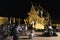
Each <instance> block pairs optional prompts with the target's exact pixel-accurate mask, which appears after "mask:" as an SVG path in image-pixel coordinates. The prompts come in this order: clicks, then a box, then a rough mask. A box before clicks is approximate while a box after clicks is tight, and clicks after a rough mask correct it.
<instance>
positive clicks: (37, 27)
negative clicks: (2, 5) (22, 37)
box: [34, 23, 44, 29]
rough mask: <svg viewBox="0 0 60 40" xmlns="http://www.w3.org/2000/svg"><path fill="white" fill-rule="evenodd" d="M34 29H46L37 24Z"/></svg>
mask: <svg viewBox="0 0 60 40" xmlns="http://www.w3.org/2000/svg"><path fill="white" fill-rule="evenodd" d="M34 28H36V29H44V25H42V24H39V23H37V24H35V27H34Z"/></svg>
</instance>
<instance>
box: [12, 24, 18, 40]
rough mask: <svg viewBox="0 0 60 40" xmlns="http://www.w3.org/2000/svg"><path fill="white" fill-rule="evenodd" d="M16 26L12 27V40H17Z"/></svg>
mask: <svg viewBox="0 0 60 40" xmlns="http://www.w3.org/2000/svg"><path fill="white" fill-rule="evenodd" d="M16 28H17V25H16V24H13V27H12V36H13V40H18V35H17V30H16Z"/></svg>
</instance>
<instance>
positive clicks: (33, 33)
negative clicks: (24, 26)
mask: <svg viewBox="0 0 60 40" xmlns="http://www.w3.org/2000/svg"><path fill="white" fill-rule="evenodd" d="M34 35H35V31H34V30H32V31H31V33H30V36H29V38H30V39H32V38H33V37H34Z"/></svg>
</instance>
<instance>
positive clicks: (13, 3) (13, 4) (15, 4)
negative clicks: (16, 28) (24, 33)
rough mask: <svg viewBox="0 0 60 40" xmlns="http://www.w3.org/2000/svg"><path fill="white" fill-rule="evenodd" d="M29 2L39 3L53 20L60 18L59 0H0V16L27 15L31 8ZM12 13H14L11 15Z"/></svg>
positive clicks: (21, 16) (23, 16)
mask: <svg viewBox="0 0 60 40" xmlns="http://www.w3.org/2000/svg"><path fill="white" fill-rule="evenodd" d="M31 2H32V3H34V4H37V5H38V4H40V5H41V6H42V7H43V8H44V9H45V10H46V11H48V12H49V13H50V15H51V18H52V19H54V20H60V15H59V14H60V1H59V0H2V1H0V16H9V15H10V16H13V17H14V16H16V17H20V18H22V19H23V18H25V17H27V13H28V12H29V11H30V9H31ZM13 14H14V15H13Z"/></svg>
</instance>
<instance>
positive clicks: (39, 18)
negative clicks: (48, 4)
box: [0, 4, 51, 29]
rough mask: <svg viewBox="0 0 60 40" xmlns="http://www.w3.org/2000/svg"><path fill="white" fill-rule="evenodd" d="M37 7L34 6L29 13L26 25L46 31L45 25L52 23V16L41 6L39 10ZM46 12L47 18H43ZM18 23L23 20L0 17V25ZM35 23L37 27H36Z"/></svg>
mask: <svg viewBox="0 0 60 40" xmlns="http://www.w3.org/2000/svg"><path fill="white" fill-rule="evenodd" d="M35 8H36V7H35V6H34V5H33V4H32V7H31V10H30V12H29V13H28V15H29V16H28V17H27V18H26V19H24V22H25V24H27V23H29V24H33V25H32V27H33V28H35V29H44V26H45V25H48V23H51V19H50V15H49V13H47V12H46V11H45V10H44V9H43V8H42V7H41V6H40V9H39V8H38V10H36V9H35ZM43 11H45V12H46V14H45V15H46V17H44V16H43V14H44V12H43ZM16 21H17V23H18V24H19V23H20V22H21V18H14V17H10V18H8V17H0V25H1V24H4V23H8V22H9V23H15V22H16ZM34 23H35V25H34Z"/></svg>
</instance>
